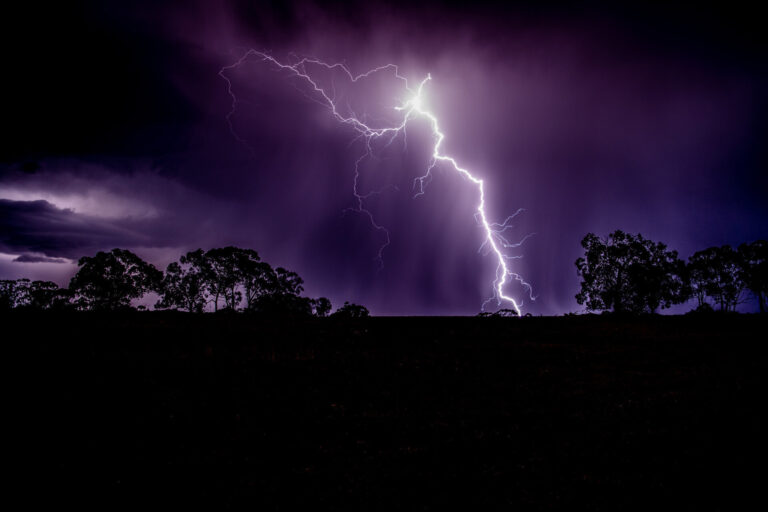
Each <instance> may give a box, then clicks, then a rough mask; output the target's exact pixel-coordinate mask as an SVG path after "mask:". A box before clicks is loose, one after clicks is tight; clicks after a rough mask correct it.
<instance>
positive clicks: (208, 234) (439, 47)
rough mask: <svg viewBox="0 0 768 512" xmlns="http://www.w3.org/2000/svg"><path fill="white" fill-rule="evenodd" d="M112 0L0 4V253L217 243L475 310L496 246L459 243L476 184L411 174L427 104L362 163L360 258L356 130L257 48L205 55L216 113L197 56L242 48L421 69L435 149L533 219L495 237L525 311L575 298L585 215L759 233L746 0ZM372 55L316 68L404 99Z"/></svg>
mask: <svg viewBox="0 0 768 512" xmlns="http://www.w3.org/2000/svg"><path fill="white" fill-rule="evenodd" d="M30 4H31V3H30ZM124 4H128V2H111V3H110V2H82V3H80V7H72V6H69V5H59V6H55V7H50V6H45V7H43V6H40V5H29V6H28V7H21V8H12V9H11V10H6V11H5V12H4V18H5V21H6V24H7V25H8V27H7V28H4V30H3V35H2V37H3V38H4V39H5V41H4V42H3V43H4V44H3V48H4V58H3V67H4V71H3V87H4V88H5V89H6V91H5V93H4V94H3V109H2V120H3V125H4V126H3V128H4V129H3V132H4V134H5V135H4V140H3V143H2V145H0V278H6V279H7V278H18V277H30V278H35V279H51V280H54V281H56V282H58V283H59V284H60V285H66V284H67V283H68V281H69V278H70V277H71V276H72V275H73V273H74V272H75V271H76V265H75V264H74V262H73V260H76V259H77V258H78V257H80V256H85V255H93V254H94V253H95V252H96V251H99V250H109V249H112V248H114V247H121V248H126V249H129V250H131V251H134V252H135V253H137V254H138V255H140V256H141V257H143V258H144V259H146V260H148V261H150V262H152V263H154V264H155V265H156V266H157V267H158V268H161V269H164V268H165V266H166V265H167V264H168V263H169V262H170V261H173V260H175V259H177V258H178V256H179V255H180V254H182V253H184V252H186V251H188V250H192V249H196V248H198V247H202V248H205V249H208V248H211V247H218V246H225V245H236V246H240V247H248V248H253V249H256V250H257V251H258V252H259V254H260V255H261V256H262V258H263V259H265V260H266V261H268V262H270V263H272V264H273V265H274V266H278V265H279V266H284V267H287V268H290V269H292V270H294V271H296V272H298V273H299V274H300V275H301V276H302V277H303V278H304V279H305V282H306V293H307V294H308V295H310V296H321V295H322V296H327V297H329V298H330V299H331V300H332V301H333V303H334V304H335V305H339V304H341V303H342V302H343V301H344V300H351V301H354V302H358V303H361V304H364V305H366V306H367V307H368V308H369V309H370V310H371V312H372V313H373V314H380V315H386V314H408V315H413V314H475V313H477V312H478V311H479V310H480V306H481V304H482V303H483V301H484V300H485V299H486V298H488V297H489V296H490V295H491V293H492V288H491V282H492V281H493V278H494V271H495V268H496V261H495V259H494V258H493V257H492V256H491V255H488V254H484V252H483V251H482V250H480V251H479V249H480V248H481V245H482V243H483V232H482V230H481V229H480V228H479V227H478V224H477V222H476V220H475V218H474V210H475V206H476V204H477V200H478V196H477V191H476V189H474V188H472V187H471V186H470V184H469V183H468V182H467V180H466V179H464V178H462V177H461V176H459V175H458V174H457V173H455V172H451V170H450V169H449V168H447V167H441V166H438V167H437V168H436V169H435V171H434V172H433V179H432V181H431V182H430V183H429V185H428V186H427V187H426V189H425V194H424V195H421V196H419V197H416V198H414V190H413V179H414V177H416V176H418V175H420V174H423V172H424V170H425V168H426V166H428V162H429V155H430V153H431V150H432V144H433V142H432V141H431V139H430V133H429V130H428V129H427V128H428V127H427V126H426V125H425V124H424V123H421V124H419V123H414V124H413V125H412V126H409V127H408V134H407V145H405V144H403V143H402V141H401V140H398V141H397V142H395V143H393V144H392V146H390V147H389V148H386V149H382V150H381V152H380V153H379V154H378V157H377V158H375V159H369V160H367V161H366V162H365V163H364V165H363V166H362V169H361V180H360V182H359V186H360V190H361V191H362V193H369V192H374V191H378V192H379V193H376V194H372V195H371V196H370V197H369V198H368V199H367V202H366V204H367V207H368V209H369V210H370V211H371V213H373V214H374V216H375V218H376V221H377V222H378V223H379V224H381V225H383V226H386V228H387V229H388V230H389V233H390V238H391V243H390V245H389V246H387V247H386V248H385V250H384V252H383V260H384V261H383V268H379V262H377V260H376V255H377V251H378V250H379V248H380V247H381V245H382V243H383V240H382V233H381V232H380V231H377V230H375V229H373V228H372V226H371V224H370V221H369V220H368V219H367V218H366V216H365V215H361V214H360V213H356V212H355V211H353V210H350V209H354V207H355V197H354V195H353V190H352V185H353V175H354V168H355V161H356V159H357V158H358V157H359V156H360V155H361V154H362V152H363V151H364V148H363V146H362V142H361V141H360V140H359V139H356V138H355V137H356V135H357V134H356V132H355V131H354V130H353V129H351V128H349V127H347V126H344V125H340V124H339V123H338V122H337V121H335V120H334V119H333V117H332V116H331V115H330V114H329V111H328V109H327V108H325V106H323V105H322V104H321V103H319V102H318V101H317V97H316V96H313V93H312V91H311V90H310V89H308V88H307V87H306V84H302V83H301V82H299V81H296V80H295V79H291V78H290V77H289V76H288V75H286V74H285V73H282V72H279V71H278V70H276V69H275V67H274V66H270V65H268V64H265V63H263V62H261V63H260V62H259V61H258V60H253V61H249V62H246V63H244V64H243V65H241V66H240V67H238V68H235V69H231V70H228V71H227V73H226V76H227V77H228V78H229V79H230V81H231V84H232V90H233V92H234V93H235V94H236V96H237V98H238V102H237V108H236V110H235V112H234V114H233V115H232V116H231V129H230V126H229V125H228V123H227V120H226V116H227V113H228V112H230V109H231V107H232V98H231V97H230V96H229V94H228V92H227V83H226V82H225V81H224V80H223V78H222V77H221V76H219V71H220V70H221V69H222V68H223V67H224V66H228V65H230V64H232V63H234V62H235V61H237V60H238V59H239V58H240V57H241V56H242V55H243V54H244V53H245V52H246V51H247V50H248V49H250V48H255V49H257V50H260V51H265V52H268V53H270V54H271V55H274V56H275V57H276V58H279V59H281V60H285V61H291V59H294V60H295V59H297V58H299V57H304V56H309V57H317V58H321V59H323V60H325V61H328V62H343V63H345V64H346V65H347V66H348V67H349V69H351V70H352V71H353V72H354V73H362V72H365V71H367V70H369V69H371V68H375V67H378V66H382V65H384V64H387V63H394V64H397V65H399V66H400V71H401V73H402V74H403V75H405V76H406V77H407V78H409V80H411V81H412V82H413V83H417V82H418V81H420V80H421V79H422V78H423V77H424V76H426V74H427V73H430V74H431V76H432V81H431V82H430V83H429V85H428V88H427V91H426V93H425V98H424V101H425V103H426V107H427V108H428V109H429V110H430V111H431V112H433V113H434V114H435V115H436V116H437V117H438V118H439V120H440V123H441V128H442V131H443V132H444V133H445V136H446V138H445V142H444V146H443V148H444V151H445V152H446V153H448V154H450V155H451V156H453V157H455V158H456V160H457V161H458V162H460V163H461V165H462V166H464V167H465V168H468V169H470V170H471V171H472V172H473V173H474V174H475V175H476V176H478V177H480V178H482V179H483V180H484V181H485V184H486V185H485V186H486V205H487V212H488V214H489V216H490V218H491V220H492V221H497V222H500V221H503V220H504V219H505V218H506V217H507V216H508V215H511V214H513V213H515V212H516V211H517V210H518V209H519V208H524V209H525V211H524V212H523V213H521V214H520V215H518V216H517V217H516V218H515V219H514V223H513V224H514V226H513V227H512V228H511V229H509V230H507V231H506V232H505V234H506V235H507V236H508V238H509V239H510V240H511V241H517V240H520V239H522V238H523V237H524V236H525V235H527V234H531V233H535V235H534V236H532V237H530V238H529V239H528V240H527V241H526V242H525V244H524V245H523V246H522V247H521V248H519V249H515V250H512V251H509V254H510V255H516V256H522V258H520V259H515V260H511V261H512V263H511V264H512V266H513V268H514V269H515V270H516V271H518V272H520V273H521V274H522V275H523V276H525V278H526V280H527V281H529V282H530V283H531V285H532V286H533V290H534V294H535V295H536V296H537V299H536V301H535V302H531V301H530V299H528V298H527V297H526V298H524V305H523V310H524V312H530V313H533V314H562V313H565V312H569V311H581V310H582V307H581V306H578V305H577V304H576V301H575V299H574V294H575V293H576V292H577V291H578V286H579V279H578V277H577V275H576V270H575V266H574V260H575V259H576V258H577V257H578V256H580V255H581V248H580V246H579V241H580V240H581V238H582V237H583V236H584V235H585V234H586V233H587V232H595V233H597V234H599V235H607V234H608V233H609V232H611V231H613V230H615V229H622V230H624V231H628V232H632V233H637V232H640V233H642V234H643V235H644V236H645V237H647V238H650V239H652V240H654V241H662V242H665V243H667V244H668V245H669V246H670V247H671V248H673V249H677V250H678V251H679V253H680V255H681V256H682V257H685V258H687V257H688V256H690V255H691V254H692V253H693V252H695V251H697V250H700V249H704V248H706V247H709V246H712V245H722V244H731V245H734V246H736V245H738V244H739V243H741V242H746V241H752V240H755V239H760V238H766V237H768V232H766V226H768V201H766V197H768V173H767V172H766V171H767V170H768V169H766V164H767V163H768V154H767V150H766V145H765V140H766V135H767V134H768V125H767V122H766V119H767V118H766V114H767V113H768V94H767V91H768V88H767V87H766V85H768V84H767V82H768V80H767V78H768V73H767V71H768V69H767V68H768V55H767V53H768V52H766V49H767V47H768V45H767V44H766V37H765V35H764V28H763V25H762V18H761V17H760V16H758V15H757V13H756V12H752V11H750V9H749V8H748V7H747V3H746V2H744V3H739V2H728V3H725V4H723V5H722V6H721V9H722V10H715V9H710V8H705V7H701V6H699V5H697V4H695V3H690V4H685V3H672V4H670V3H659V4H658V5H652V6H649V5H647V4H646V5H644V6H643V7H632V6H629V5H628V4H624V3H621V4H622V5H623V6H622V7H617V6H614V5H612V4H610V3H607V2H605V3H604V2H587V3H580V5H579V6H578V7H574V6H569V3H566V2H562V3H544V4H542V3H540V2H523V3H515V2H508V3H505V4H504V7H498V6H494V5H492V4H486V3H483V2H468V3H467V4H466V5H460V4H443V3H422V4H420V6H418V7H414V6H409V4H410V2H403V4H402V6H401V7H397V6H393V5H395V4H392V3H391V2H387V3H384V2H382V3H376V2H361V3H360V4H359V7H349V6H347V5H345V4H343V3H341V2H339V3H330V4H328V5H325V4H319V3H316V2H293V3H291V2H279V1H276V2H245V1H242V2H229V3H225V2H202V1H199V2H166V3H163V5H162V6H158V2H130V5H124ZM4 9H6V8H4ZM379 78H380V79H375V80H371V81H369V82H367V83H362V82H361V83H357V84H355V85H354V86H352V85H350V84H348V83H343V80H342V81H340V82H339V83H338V88H339V91H348V97H349V98H350V99H349V102H350V104H349V105H348V107H349V108H351V109H354V110H355V111H356V112H360V113H365V114H367V115H369V116H370V118H371V119H374V118H376V117H377V115H378V113H381V112H384V111H386V109H387V108H389V107H390V106H393V105H396V104H398V102H400V101H401V100H403V96H402V93H403V91H401V90H397V87H395V85H396V84H395V85H393V84H392V83H391V82H388V81H387V80H386V77H379ZM390 102H391V104H390ZM233 132H234V133H233ZM509 291H510V293H511V294H513V295H516V296H520V297H521V298H523V296H524V293H523V292H522V290H519V289H515V287H510V288H509Z"/></svg>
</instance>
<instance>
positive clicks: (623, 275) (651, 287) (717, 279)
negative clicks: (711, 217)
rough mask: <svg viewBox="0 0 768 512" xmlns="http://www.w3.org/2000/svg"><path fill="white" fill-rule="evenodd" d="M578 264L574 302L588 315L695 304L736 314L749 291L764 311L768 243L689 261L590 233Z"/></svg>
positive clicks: (716, 250) (622, 237) (638, 242)
mask: <svg viewBox="0 0 768 512" xmlns="http://www.w3.org/2000/svg"><path fill="white" fill-rule="evenodd" d="M581 245H582V247H583V248H584V250H585V254H584V257H581V258H578V259H577V260H576V268H577V272H578V275H579V276H580V277H581V278H582V282H581V290H580V291H579V293H578V294H577V295H576V301H577V302H578V303H579V304H583V305H585V306H586V307H587V310H589V311H614V312H627V313H655V312H656V311H658V310H659V309H664V308H668V307H670V306H673V305H675V304H682V303H684V302H687V301H689V300H696V303H697V308H696V309H697V310H698V311H711V310H714V309H718V310H720V311H723V312H728V311H735V310H736V306H738V305H739V304H741V303H743V302H744V301H745V299H746V297H747V292H748V293H749V294H751V295H752V296H753V297H754V298H755V299H756V300H757V302H758V304H759V308H760V312H761V313H764V312H765V311H766V298H767V297H768V242H767V241H765V240H757V241H755V242H752V243H743V244H741V245H740V246H739V247H738V248H737V249H734V248H732V247H731V246H728V245H724V246H721V247H710V248H708V249H704V250H702V251H698V252H696V253H695V254H693V255H692V256H691V257H690V258H688V261H683V260H681V259H680V258H679V257H678V254H677V251H674V250H668V249H667V246H666V245H664V244H663V243H657V242H653V241H651V240H648V239H646V238H643V236H642V235H640V234H637V235H631V234H627V233H625V232H623V231H620V230H618V231H615V232H613V233H611V234H610V235H608V237H607V238H605V239H603V238H600V237H598V236H596V235H595V234H593V233H589V234H587V235H586V236H585V237H584V239H583V240H582V241H581Z"/></svg>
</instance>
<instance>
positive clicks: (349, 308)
mask: <svg viewBox="0 0 768 512" xmlns="http://www.w3.org/2000/svg"><path fill="white" fill-rule="evenodd" d="M331 316H332V317H334V318H366V317H368V316H370V312H369V311H368V308H366V307H365V306H361V305H359V304H353V303H351V302H347V301H345V302H344V305H343V306H341V307H340V308H339V309H337V310H336V311H335V312H334V313H333V315H331Z"/></svg>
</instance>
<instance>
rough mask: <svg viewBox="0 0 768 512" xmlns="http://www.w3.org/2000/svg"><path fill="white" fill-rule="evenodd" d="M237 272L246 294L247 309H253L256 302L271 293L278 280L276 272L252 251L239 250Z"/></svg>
mask: <svg viewBox="0 0 768 512" xmlns="http://www.w3.org/2000/svg"><path fill="white" fill-rule="evenodd" d="M236 258H237V272H238V278H239V281H240V283H241V284H242V286H243V291H244V292H245V308H246V309H253V308H254V307H255V304H256V300H257V299H258V298H259V297H261V296H263V295H265V294H266V293H269V290H270V288H271V287H272V286H273V284H272V283H274V282H275V280H276V279H277V278H276V276H275V272H274V270H272V267H271V266H270V265H269V263H267V262H265V261H261V258H259V254H258V253H257V252H256V251H254V250H252V249H238V250H237V253H236Z"/></svg>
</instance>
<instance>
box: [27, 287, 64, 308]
mask: <svg viewBox="0 0 768 512" xmlns="http://www.w3.org/2000/svg"><path fill="white" fill-rule="evenodd" d="M70 296H71V294H70V292H69V290H67V289H66V288H59V285H57V284H56V283H54V282H52V281H32V282H31V283H30V285H29V306H30V307H31V308H33V309H63V308H66V307H68V306H69V299H70Z"/></svg>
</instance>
